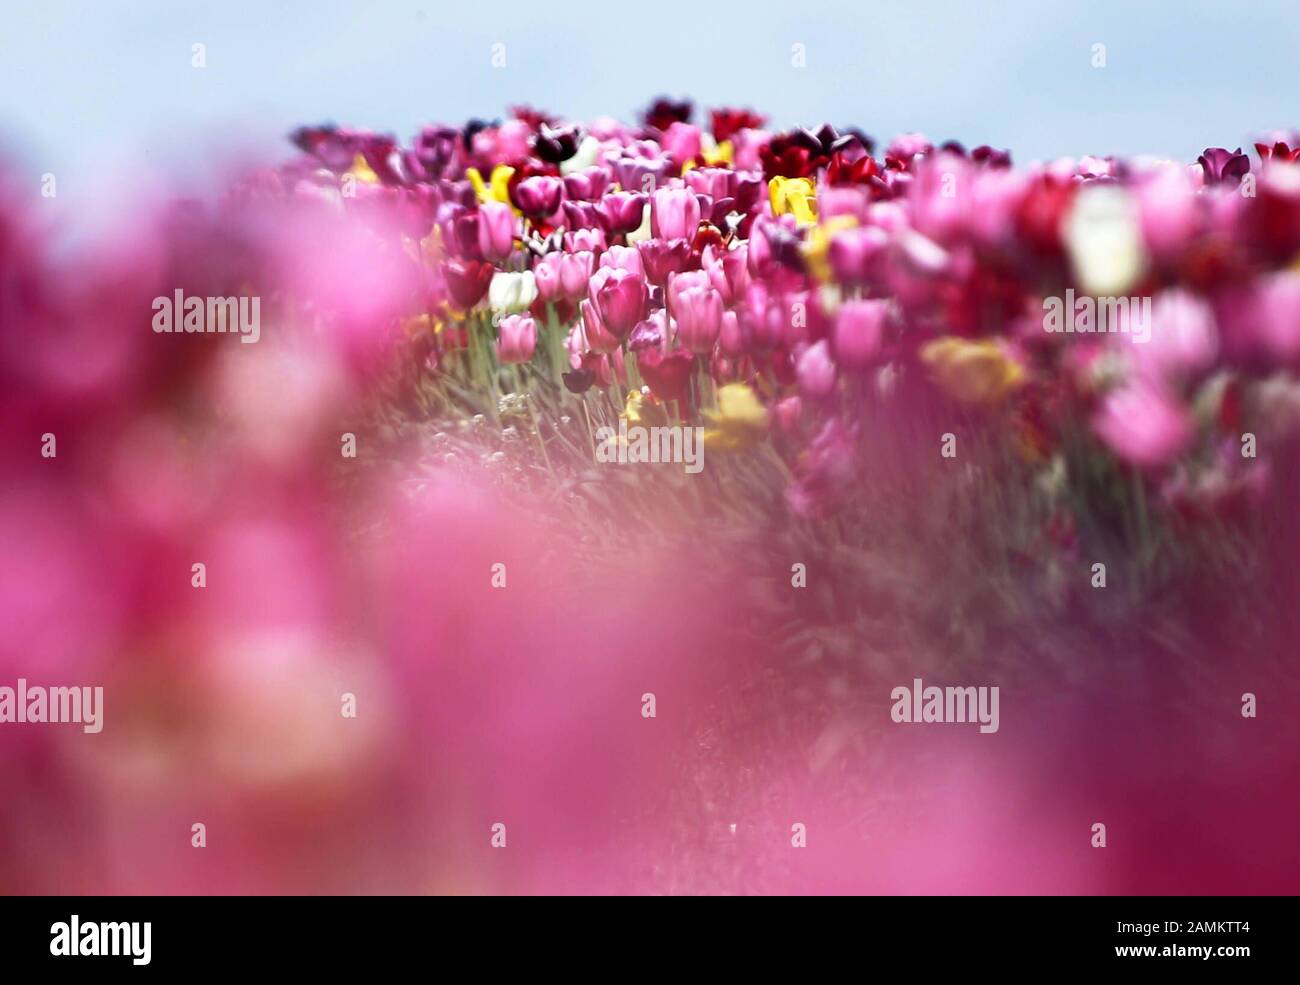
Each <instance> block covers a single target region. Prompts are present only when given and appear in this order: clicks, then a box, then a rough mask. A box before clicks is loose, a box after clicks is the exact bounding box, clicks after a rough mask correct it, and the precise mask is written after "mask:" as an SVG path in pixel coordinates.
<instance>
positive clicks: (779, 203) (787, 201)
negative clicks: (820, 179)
mask: <svg viewBox="0 0 1300 985" xmlns="http://www.w3.org/2000/svg"><path fill="white" fill-rule="evenodd" d="M767 191H768V197H769V198H770V200H771V202H772V214H773V215H785V214H786V213H787V212H788V213H790V214H791V215H793V216H794V218H795V221H796V222H798V223H799V225H801V226H811V225H812V224H813V223H815V222H816V221H817V188H816V186H815V185H814V184H813V183H812V180H811V179H809V178H783V177H781V176H780V175H777V176H776V177H775V178H773V179H772V181H771V182H770V183H769V184H768V187H767Z"/></svg>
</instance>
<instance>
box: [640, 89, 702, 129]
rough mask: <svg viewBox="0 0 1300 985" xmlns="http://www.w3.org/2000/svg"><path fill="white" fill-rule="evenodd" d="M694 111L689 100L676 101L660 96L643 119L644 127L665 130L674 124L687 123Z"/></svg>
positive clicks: (693, 105) (693, 106)
mask: <svg viewBox="0 0 1300 985" xmlns="http://www.w3.org/2000/svg"><path fill="white" fill-rule="evenodd" d="M694 110H695V104H694V103H692V102H691V101H690V100H689V99H681V100H676V99H669V98H668V97H667V96H660V97H659V98H658V99H656V100H655V101H654V102H653V103H651V104H650V107H649V108H648V109H647V110H646V111H645V114H644V116H643V119H644V120H645V123H646V126H650V127H654V128H655V129H656V130H667V129H668V128H669V127H671V126H672V125H673V124H674V123H689V122H690V119H691V113H693V112H694Z"/></svg>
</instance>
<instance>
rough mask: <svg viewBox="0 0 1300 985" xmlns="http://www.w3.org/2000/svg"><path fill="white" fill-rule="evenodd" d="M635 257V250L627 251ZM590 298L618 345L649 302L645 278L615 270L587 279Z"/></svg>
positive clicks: (634, 326)
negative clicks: (617, 340)
mask: <svg viewBox="0 0 1300 985" xmlns="http://www.w3.org/2000/svg"><path fill="white" fill-rule="evenodd" d="M628 253H630V254H631V256H632V257H634V258H635V257H636V251H635V250H628ZM589 291H590V295H591V297H592V299H593V300H594V301H595V302H596V305H597V307H598V308H599V309H600V317H601V321H602V323H603V324H604V326H605V328H606V329H607V330H608V331H609V333H610V334H611V335H613V336H614V337H616V338H617V339H619V340H620V341H622V340H623V339H626V338H627V337H628V335H630V334H631V332H632V329H634V328H636V326H637V323H638V322H640V321H641V320H642V319H643V318H645V316H646V307H647V306H648V304H649V302H650V293H649V289H648V288H647V287H646V282H645V278H644V277H642V276H641V275H640V274H639V273H635V272H633V271H631V270H625V269H622V268H618V267H603V268H601V269H600V270H597V271H596V273H595V275H594V276H593V277H592V278H591V284H590V288H589Z"/></svg>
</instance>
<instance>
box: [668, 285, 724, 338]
mask: <svg viewBox="0 0 1300 985" xmlns="http://www.w3.org/2000/svg"><path fill="white" fill-rule="evenodd" d="M686 276H688V275H686V274H679V275H678V278H681V277H686ZM678 278H674V281H676V280H677V279H678ZM672 314H673V318H674V319H675V320H676V322H677V339H678V341H679V342H681V344H682V345H683V346H685V347H686V348H687V349H689V350H690V351H691V352H694V353H696V354H698V355H706V354H707V353H709V352H712V351H713V346H714V344H715V343H716V342H717V341H718V335H719V334H720V333H721V331H722V295H720V294H719V293H718V292H717V291H715V290H714V289H713V288H712V287H708V286H694V287H686V288H685V289H684V290H681V291H680V292H679V293H678V294H677V297H676V300H675V302H674V304H673V309H672Z"/></svg>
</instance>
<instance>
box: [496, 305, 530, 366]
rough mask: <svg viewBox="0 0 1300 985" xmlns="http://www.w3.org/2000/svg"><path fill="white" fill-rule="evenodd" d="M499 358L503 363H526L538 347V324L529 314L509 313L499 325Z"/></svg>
mask: <svg viewBox="0 0 1300 985" xmlns="http://www.w3.org/2000/svg"><path fill="white" fill-rule="evenodd" d="M497 329H498V332H499V337H498V339H497V359H499V360H500V361H501V362H503V363H526V362H528V360H530V359H532V358H533V352H534V350H535V349H536V348H537V324H536V323H535V322H534V321H533V319H532V318H531V317H529V316H528V315H508V316H506V317H505V318H502V319H501V324H500V325H498V326H497Z"/></svg>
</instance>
